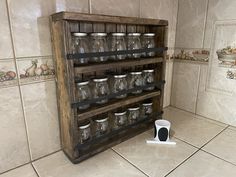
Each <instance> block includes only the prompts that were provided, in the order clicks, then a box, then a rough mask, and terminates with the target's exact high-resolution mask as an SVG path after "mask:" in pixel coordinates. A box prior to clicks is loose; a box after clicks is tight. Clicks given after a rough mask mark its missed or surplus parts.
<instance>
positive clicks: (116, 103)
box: [78, 90, 161, 121]
mask: <svg viewBox="0 0 236 177" xmlns="http://www.w3.org/2000/svg"><path fill="white" fill-rule="evenodd" d="M160 94H161V91H159V90H158V91H152V92H146V93H145V92H144V93H142V94H140V95H134V96H129V97H127V98H124V99H120V100H117V99H115V100H110V101H109V102H108V103H106V104H102V105H99V106H97V107H92V108H90V109H88V110H86V111H85V112H81V113H79V114H78V121H82V120H85V119H88V118H90V117H92V116H94V115H98V114H102V113H104V112H107V111H111V110H113V109H117V108H119V107H122V106H126V105H129V104H132V103H136V102H139V101H142V100H145V99H149V98H152V97H156V96H159V95H160Z"/></svg>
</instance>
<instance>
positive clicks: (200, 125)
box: [0, 107, 236, 177]
mask: <svg viewBox="0 0 236 177" xmlns="http://www.w3.org/2000/svg"><path fill="white" fill-rule="evenodd" d="M164 118H165V119H168V120H170V121H171V123H172V131H171V134H172V139H173V140H174V141H176V142H177V144H176V145H175V146H168V145H153V144H152V145H151V144H146V143H145V140H146V139H149V138H151V137H152V134H153V133H152V132H153V131H152V130H150V131H147V132H145V133H143V134H141V135H139V136H136V137H134V138H132V139H130V140H128V141H126V142H123V143H121V144H119V145H117V146H115V147H113V148H112V149H109V150H107V151H105V152H103V153H100V154H98V155H96V156H94V157H93V158H90V159H88V160H86V161H84V162H82V163H80V164H78V165H73V164H71V163H70V161H69V160H68V159H67V158H66V157H65V155H64V154H63V152H61V151H60V152H57V153H54V154H52V155H50V156H47V157H45V158H42V159H40V160H38V161H35V162H33V164H32V165H31V164H28V165H25V166H22V167H20V168H17V169H15V170H12V171H10V172H7V173H4V174H2V175H0V177H37V176H39V177H116V176H117V177H118V176H123V177H139V176H140V177H142V176H144V177H145V176H151V177H163V176H168V177H235V176H236V150H235V149H236V128H235V127H231V126H228V125H225V124H222V123H219V122H215V121H212V120H209V119H205V118H203V117H200V116H196V115H193V114H191V113H188V112H185V111H182V110H179V109H176V108H172V107H169V108H167V109H165V114H164Z"/></svg>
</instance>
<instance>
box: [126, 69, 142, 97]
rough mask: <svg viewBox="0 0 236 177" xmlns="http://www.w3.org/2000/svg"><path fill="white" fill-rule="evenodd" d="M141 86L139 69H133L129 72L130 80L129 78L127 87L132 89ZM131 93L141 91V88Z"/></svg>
mask: <svg viewBox="0 0 236 177" xmlns="http://www.w3.org/2000/svg"><path fill="white" fill-rule="evenodd" d="M141 86H143V77H142V72H141V71H133V72H131V73H130V80H129V89H133V88H136V87H141ZM132 93H133V94H139V93H142V89H138V90H136V91H133V92H132Z"/></svg>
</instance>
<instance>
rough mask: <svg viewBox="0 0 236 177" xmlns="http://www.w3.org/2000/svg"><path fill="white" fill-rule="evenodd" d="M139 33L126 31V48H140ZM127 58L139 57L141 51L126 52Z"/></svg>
mask: <svg viewBox="0 0 236 177" xmlns="http://www.w3.org/2000/svg"><path fill="white" fill-rule="evenodd" d="M140 35H141V34H140V33H128V36H127V48H128V50H134V49H141V42H140ZM128 57H129V58H140V57H141V53H133V54H128Z"/></svg>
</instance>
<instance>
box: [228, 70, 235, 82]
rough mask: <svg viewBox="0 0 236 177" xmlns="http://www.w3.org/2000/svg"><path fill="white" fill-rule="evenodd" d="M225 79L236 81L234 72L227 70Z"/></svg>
mask: <svg viewBox="0 0 236 177" xmlns="http://www.w3.org/2000/svg"><path fill="white" fill-rule="evenodd" d="M226 78H227V79H234V80H236V71H235V70H228V71H227V72H226Z"/></svg>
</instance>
